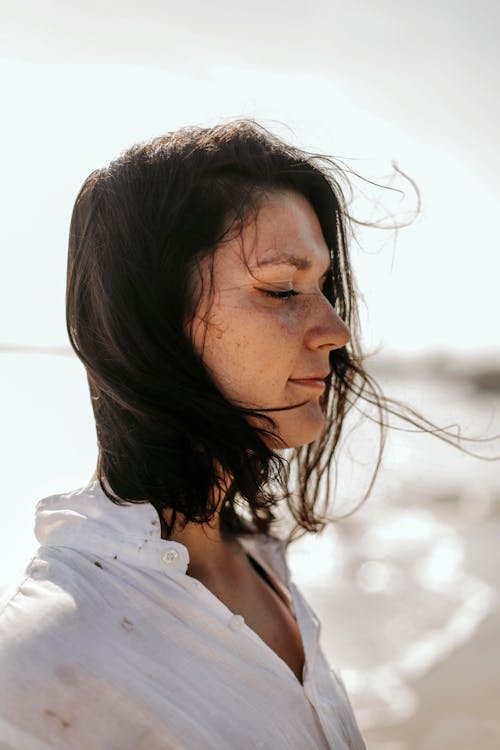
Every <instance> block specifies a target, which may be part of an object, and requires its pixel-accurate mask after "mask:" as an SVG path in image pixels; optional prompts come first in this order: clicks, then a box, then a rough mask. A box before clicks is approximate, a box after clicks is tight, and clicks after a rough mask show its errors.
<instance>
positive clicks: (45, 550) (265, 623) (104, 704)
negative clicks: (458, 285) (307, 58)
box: [0, 121, 376, 750]
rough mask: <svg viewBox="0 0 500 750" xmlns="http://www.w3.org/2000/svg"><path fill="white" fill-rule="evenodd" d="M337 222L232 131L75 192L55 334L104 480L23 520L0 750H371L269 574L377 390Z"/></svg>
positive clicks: (266, 148) (5, 652) (119, 165)
mask: <svg viewBox="0 0 500 750" xmlns="http://www.w3.org/2000/svg"><path fill="white" fill-rule="evenodd" d="M345 217H346V211H345V207H344V205H343V199H342V192H341V189H340V187H339V184H338V181H337V180H336V179H335V178H334V172H333V165H331V164H330V165H328V164H327V163H326V162H321V161H320V160H318V159H315V158H313V157H311V156H309V155H307V154H305V153H303V152H301V151H299V150H298V149H295V148H292V147H290V146H287V145H286V144H285V143H283V142H281V141H280V140H279V139H277V138H275V137H274V136H271V135H270V134H269V133H267V132H266V131H265V130H264V129H263V128H261V127H259V126H258V125H256V124H253V123H249V122H245V121H237V122H233V123H231V124H228V125H222V126H218V127H214V128H210V129H184V130H181V131H178V132H176V133H170V134H168V135H166V136H163V137H160V138H158V139H156V140H154V141H152V142H150V143H147V144H145V145H140V146H135V147H133V148H131V149H130V150H128V151H127V152H126V153H125V154H123V155H122V156H121V157H120V158H119V159H117V160H116V161H114V162H112V163H111V164H110V165H109V166H108V167H107V168H105V169H101V170H98V171H96V172H94V173H93V174H91V175H90V177H89V178H88V179H87V180H86V182H85V184H84V185H83V188H82V190H81V192H80V194H79V196H78V198H77V201H76V204H75V208H74V212H73V217H72V223H71V230H70V242H69V256H68V285H67V322H68V331H69V335H70V339H71V343H72V345H73V347H74V349H75V351H76V353H77V355H78V357H79V358H80V359H81V361H82V362H83V364H84V366H85V368H86V372H87V375H88V380H89V386H90V392H91V397H92V404H93V408H94V415H95V420H96V427H97V436H98V446H99V456H98V465H97V470H96V473H95V475H94V477H93V479H92V480H91V481H90V483H89V484H88V485H87V486H85V487H84V488H82V489H79V490H76V491H74V492H71V493H69V494H64V495H57V496H54V497H51V498H47V499H45V500H43V501H41V502H40V503H39V504H38V506H37V519H36V533H37V537H38V540H39V541H40V544H41V547H40V549H39V550H38V553H37V555H36V556H35V558H34V559H33V560H32V562H31V564H30V565H29V567H28V569H27V573H26V578H25V579H24V580H23V582H22V583H21V585H20V586H19V587H18V588H17V589H16V591H15V592H13V593H11V595H10V596H9V597H8V599H7V600H6V601H5V602H4V606H3V610H2V613H1V615H0V632H1V636H2V637H1V643H2V647H1V656H0V663H1V668H2V675H3V681H2V690H1V707H0V736H1V737H2V740H3V742H4V745H3V746H6V747H8V748H14V749H15V750H21V749H22V750H29V749H30V748H33V749H36V750H38V749H39V748H51V749H52V748H81V749H82V750H83V749H84V748H85V750H88V749H89V748H92V750H100V749H101V748H102V750H111V749H114V748H116V750H128V749H130V750H139V749H140V748H145V749H146V748H147V750H156V749H158V750H159V749H160V748H161V750H167V748H172V750H174V749H175V750H201V749H203V750H212V749H213V750H215V749H217V750H221V749H224V748H227V750H235V749H236V748H268V749H269V750H281V749H283V750H284V749H285V748H297V750H307V749H308V748H310V749H311V750H312V749H313V748H314V749H317V748H335V750H343V749H346V748H352V749H356V750H359V749H360V748H363V747H364V743H363V740H362V738H361V736H360V733H359V730H358V728H357V726H356V723H355V720H354V717H353V713H352V709H351V706H350V703H349V700H348V698H347V695H346V693H345V689H344V687H343V684H342V682H341V680H340V678H339V676H338V675H337V674H336V673H335V672H333V671H332V670H331V669H330V668H329V666H328V664H327V662H326V660H325V657H324V656H323V654H322V652H321V650H320V648H319V646H318V638H319V630H320V626H319V623H318V620H317V618H316V616H315V615H314V613H313V612H312V610H311V609H310V607H309V606H308V604H307V603H306V601H305V600H304V598H303V597H302V595H301V593H300V591H299V590H298V589H297V588H296V586H295V585H294V583H293V582H292V581H291V580H290V574H289V570H288V567H287V563H286V558H285V550H286V546H287V542H288V541H290V540H291V539H293V538H294V537H295V536H297V532H299V533H300V532H302V533H304V532H305V531H310V532H314V531H318V530H321V529H322V528H323V526H324V523H325V518H324V517H323V516H322V515H321V514H319V513H318V512H317V511H316V509H315V505H316V504H317V503H319V502H320V501H321V502H322V501H323V500H324V497H323V499H322V495H321V493H320V492H319V488H320V482H322V481H325V479H326V480H328V476H329V470H330V464H331V460H332V455H333V450H334V448H335V446H336V445H337V442H338V440H339V437H340V434H341V428H342V423H343V420H344V417H345V414H346V412H347V410H348V405H349V403H350V401H352V400H353V398H352V397H355V396H356V394H359V392H360V391H362V390H363V388H364V387H366V385H367V384H369V382H370V381H369V379H368V376H367V375H366V374H365V373H364V370H363V368H362V360H361V356H360V353H359V346H358V342H357V340H356V335H357V317H356V298H355V293H354V284H353V279H352V275H351V269H350V265H349V259H348V251H347V247H346V241H345V236H346V226H345V221H346V218H345ZM351 332H352V333H351ZM351 336H352V338H351ZM375 396H376V393H375ZM323 494H324V493H323ZM278 510H279V511H281V513H279V512H278ZM280 515H281V516H282V517H283V518H284V519H285V521H286V519H289V520H293V521H294V522H295V526H294V528H293V529H292V530H291V531H290V533H289V535H288V538H287V540H283V541H282V540H281V539H280V535H279V533H278V532H277V531H276V526H277V523H278V521H280ZM273 532H274V533H273Z"/></svg>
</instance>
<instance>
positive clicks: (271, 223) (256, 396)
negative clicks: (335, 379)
mask: <svg viewBox="0 0 500 750" xmlns="http://www.w3.org/2000/svg"><path fill="white" fill-rule="evenodd" d="M210 262H211V259H210V258H209V259H205V260H204V262H203V263H202V267H201V269H200V270H201V273H202V277H203V279H204V284H203V288H204V292H203V295H202V298H201V301H200V304H199V307H198V310H197V312H196V315H195V317H194V319H193V320H192V322H191V327H190V332H191V336H192V339H193V342H194V344H195V348H196V349H197V351H198V352H199V354H200V356H201V357H202V359H203V361H204V363H205V365H206V367H207V369H208V370H209V372H210V374H211V377H212V378H213V380H214V381H215V383H216V384H217V386H218V387H219V389H220V390H221V392H222V393H223V394H224V395H225V396H226V397H227V398H228V399H229V400H230V401H231V402H233V403H236V404H239V405H242V406H245V407H249V408H254V409H259V408H260V409H273V408H274V409H275V408H276V407H282V406H294V407H295V408H292V409H290V410H289V411H284V412H279V411H273V412H269V413H270V414H271V416H272V417H273V419H274V420H275V423H276V430H277V432H278V434H279V436H280V438H281V440H282V445H283V446H286V447H294V446H300V445H304V444H306V443H309V442H311V441H313V440H314V439H315V438H317V437H318V436H319V435H320V433H321V431H322V429H323V425H324V415H323V412H322V409H321V406H320V397H321V394H322V393H323V389H324V383H323V379H324V377H325V376H326V375H327V373H328V372H329V354H330V352H331V351H332V350H334V349H338V348H340V347H342V346H345V344H346V343H347V342H348V341H349V338H350V332H349V329H348V328H347V326H346V325H345V323H344V322H343V321H342V320H341V319H340V317H339V316H338V315H337V313H336V312H335V310H334V308H333V307H332V305H331V304H330V302H329V301H328V299H327V298H326V297H325V296H324V295H323V293H322V286H323V283H324V279H325V276H326V274H327V273H329V272H330V266H331V258H330V253H329V251H328V247H327V245H326V243H325V240H324V237H323V234H322V230H321V226H320V224H319V221H318V218H317V216H316V214H315V212H314V210H313V209H312V207H311V205H310V204H309V202H308V201H307V200H306V199H305V198H304V197H302V196H301V195H298V194H296V193H292V192H285V193H275V194H273V195H272V196H270V197H268V198H267V199H266V200H265V202H264V203H263V204H262V205H261V208H260V209H259V211H258V214H257V216H256V219H255V220H251V221H249V222H248V223H247V224H246V225H245V226H244V228H243V230H242V232H241V234H239V235H238V236H233V237H232V238H230V239H229V240H228V241H225V242H223V243H221V245H220V246H219V248H218V249H217V250H216V252H215V255H214V256H213V289H212V293H210V291H209V290H210V281H209V280H210V269H209V265H210ZM276 294H279V295H282V296H280V297H273V296H271V295H276ZM297 404H301V405H299V406H297ZM164 515H165V518H166V519H167V520H169V519H170V515H171V514H170V512H169V511H164ZM170 538H171V539H173V540H175V541H179V542H181V543H183V544H185V545H186V547H187V548H188V550H189V554H190V560H191V562H190V566H189V573H190V575H194V576H195V577H198V578H200V580H203V581H204V582H205V583H207V585H210V586H211V587H212V588H214V587H215V586H216V585H217V584H218V582H220V576H224V577H225V579H226V580H227V577H228V576H231V575H233V574H235V575H236V574H237V571H239V572H240V573H241V565H243V566H245V564H247V563H246V562H245V558H244V557H243V558H242V557H241V556H240V554H239V551H241V550H238V547H237V546H235V544H234V542H232V541H231V540H228V539H227V538H226V537H224V535H222V534H221V531H220V527H219V516H218V513H217V514H216V515H215V517H214V519H213V521H212V522H211V523H210V524H205V525H204V526H203V527H202V526H200V525H197V524H188V525H187V526H186V527H185V528H184V529H178V528H177V527H176V528H175V529H174V531H173V533H172V535H171V537H170ZM235 583H236V581H235Z"/></svg>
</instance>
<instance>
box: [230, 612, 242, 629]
mask: <svg viewBox="0 0 500 750" xmlns="http://www.w3.org/2000/svg"><path fill="white" fill-rule="evenodd" d="M244 624H245V618H244V617H243V615H233V616H232V617H231V619H230V620H229V627H230V628H231V630H235V631H236V630H241V628H242V627H243V626H244Z"/></svg>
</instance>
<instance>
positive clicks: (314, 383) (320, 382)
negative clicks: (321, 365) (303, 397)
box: [290, 373, 329, 390]
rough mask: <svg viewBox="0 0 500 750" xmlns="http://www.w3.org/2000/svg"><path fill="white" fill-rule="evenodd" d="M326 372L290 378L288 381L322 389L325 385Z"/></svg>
mask: <svg viewBox="0 0 500 750" xmlns="http://www.w3.org/2000/svg"><path fill="white" fill-rule="evenodd" d="M328 374H329V373H327V374H326V375H325V374H323V373H321V374H320V375H308V376H307V377H305V378H290V383H294V384H295V385H303V386H306V387H309V388H318V389H321V390H323V389H324V388H325V387H326V384H325V378H326V376H327V375H328Z"/></svg>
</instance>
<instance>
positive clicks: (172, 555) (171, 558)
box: [161, 547, 179, 565]
mask: <svg viewBox="0 0 500 750" xmlns="http://www.w3.org/2000/svg"><path fill="white" fill-rule="evenodd" d="M178 557H179V553H178V551H177V550H176V549H174V548H173V547H171V548H170V549H167V550H166V552H164V553H163V555H162V556H161V559H162V560H163V562H164V563H165V564H166V565H172V563H174V562H175V561H176V560H177V558H178Z"/></svg>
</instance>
